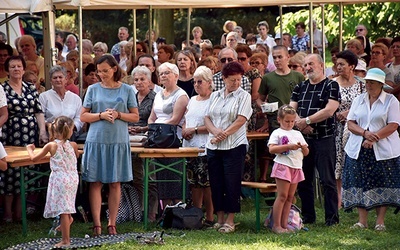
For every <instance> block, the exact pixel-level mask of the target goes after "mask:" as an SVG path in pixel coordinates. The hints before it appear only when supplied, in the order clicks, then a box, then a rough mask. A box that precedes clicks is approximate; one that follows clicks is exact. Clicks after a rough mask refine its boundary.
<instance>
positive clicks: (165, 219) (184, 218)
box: [158, 207, 203, 229]
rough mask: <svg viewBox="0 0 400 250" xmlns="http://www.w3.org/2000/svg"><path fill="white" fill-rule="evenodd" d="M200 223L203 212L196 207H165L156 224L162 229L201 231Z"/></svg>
mask: <svg viewBox="0 0 400 250" xmlns="http://www.w3.org/2000/svg"><path fill="white" fill-rule="evenodd" d="M202 222H203V211H202V210H201V209H200V208H198V207H191V208H188V209H186V208H182V207H166V208H165V210H164V212H163V215H162V217H161V220H160V221H159V223H158V224H160V225H161V226H162V227H163V228H164V229H168V228H175V229H201V228H202V227H203V223H202Z"/></svg>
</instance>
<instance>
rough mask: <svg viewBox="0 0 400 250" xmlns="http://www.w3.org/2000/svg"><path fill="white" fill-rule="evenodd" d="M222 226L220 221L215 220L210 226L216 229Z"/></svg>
mask: <svg viewBox="0 0 400 250" xmlns="http://www.w3.org/2000/svg"><path fill="white" fill-rule="evenodd" d="M222 226H223V224H220V223H218V222H216V223H214V225H213V226H212V228H214V229H217V230H218V229H220V228H221V227H222Z"/></svg>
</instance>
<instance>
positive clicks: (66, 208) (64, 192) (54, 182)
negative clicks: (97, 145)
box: [43, 140, 79, 218]
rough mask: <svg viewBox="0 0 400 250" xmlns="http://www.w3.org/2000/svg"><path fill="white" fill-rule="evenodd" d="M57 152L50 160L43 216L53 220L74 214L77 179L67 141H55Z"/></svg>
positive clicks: (72, 154)
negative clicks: (60, 216)
mask: <svg viewBox="0 0 400 250" xmlns="http://www.w3.org/2000/svg"><path fill="white" fill-rule="evenodd" d="M55 142H56V143H57V151H56V153H55V154H54V155H53V156H52V157H51V158H50V169H51V174H50V179H49V186H48V188H47V197H46V206H45V208H44V214H43V216H44V217H45V218H54V217H56V216H58V215H60V214H71V213H75V212H76V211H75V197H76V191H77V189H78V183H79V177H78V171H77V165H76V162H77V161H76V155H75V152H74V148H73V147H72V146H71V144H70V142H69V141H66V142H64V143H63V142H62V141H60V140H55Z"/></svg>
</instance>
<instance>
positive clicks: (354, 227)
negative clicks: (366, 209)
mask: <svg viewBox="0 0 400 250" xmlns="http://www.w3.org/2000/svg"><path fill="white" fill-rule="evenodd" d="M350 228H351V229H366V228H368V227H367V226H366V225H364V224H362V223H361V222H357V223H356V224H354V225H353V226H351V227H350Z"/></svg>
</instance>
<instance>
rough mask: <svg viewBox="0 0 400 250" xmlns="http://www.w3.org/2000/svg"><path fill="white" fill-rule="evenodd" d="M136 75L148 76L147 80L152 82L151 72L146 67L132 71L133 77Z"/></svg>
mask: <svg viewBox="0 0 400 250" xmlns="http://www.w3.org/2000/svg"><path fill="white" fill-rule="evenodd" d="M135 74H143V75H146V77H147V80H149V81H150V82H151V71H150V70H149V69H148V68H147V67H146V66H137V67H136V68H134V69H133V70H132V73H131V76H132V77H134V76H135Z"/></svg>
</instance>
